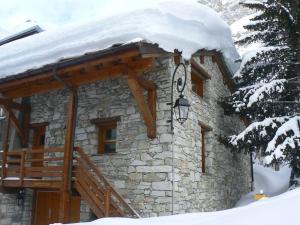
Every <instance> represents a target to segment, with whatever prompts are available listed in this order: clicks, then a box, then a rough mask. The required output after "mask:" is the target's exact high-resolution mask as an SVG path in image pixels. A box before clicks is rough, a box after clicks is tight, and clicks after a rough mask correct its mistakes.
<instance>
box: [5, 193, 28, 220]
mask: <svg viewBox="0 0 300 225" xmlns="http://www.w3.org/2000/svg"><path fill="white" fill-rule="evenodd" d="M31 209H32V191H30V190H26V194H25V198H24V203H23V204H21V205H18V204H17V194H3V193H0V224H1V225H30V224H31V211H32V210H31Z"/></svg>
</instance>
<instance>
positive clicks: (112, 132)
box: [105, 128, 117, 140]
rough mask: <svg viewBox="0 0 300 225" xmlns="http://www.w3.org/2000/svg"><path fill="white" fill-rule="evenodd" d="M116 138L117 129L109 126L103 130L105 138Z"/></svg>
mask: <svg viewBox="0 0 300 225" xmlns="http://www.w3.org/2000/svg"><path fill="white" fill-rule="evenodd" d="M116 138H117V129H116V128H109V129H107V130H106V132H105V140H116Z"/></svg>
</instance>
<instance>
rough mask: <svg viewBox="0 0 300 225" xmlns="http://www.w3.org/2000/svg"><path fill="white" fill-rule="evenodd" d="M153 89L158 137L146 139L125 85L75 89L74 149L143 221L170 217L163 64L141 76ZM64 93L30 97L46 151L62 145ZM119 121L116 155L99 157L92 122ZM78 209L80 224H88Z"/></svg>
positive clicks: (166, 86) (167, 73)
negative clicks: (91, 162)
mask: <svg viewBox="0 0 300 225" xmlns="http://www.w3.org/2000/svg"><path fill="white" fill-rule="evenodd" d="M144 76H145V77H146V78H147V79H150V80H152V81H153V82H154V83H155V84H156V85H157V86H158V88H157V137H156V138H155V139H149V138H148V137H147V129H146V126H145V124H144V122H143V119H142V117H141V115H140V112H139V109H138V107H137V105H136V103H135V101H134V99H133V97H132V95H131V92H130V89H129V87H128V85H127V83H126V80H125V79H122V78H118V79H112V80H107V81H100V82H96V83H92V84H88V85H84V86H82V87H80V88H79V93H78V97H79V100H78V112H77V126H76V134H75V138H76V143H75V146H80V147H82V148H83V149H84V150H85V152H86V153H87V154H89V155H90V156H91V157H92V159H93V160H94V162H95V163H96V164H97V165H98V167H99V168H100V169H101V171H102V172H103V174H104V175H105V176H106V177H107V178H109V179H110V181H111V182H112V183H113V184H114V185H115V187H116V188H117V190H118V191H119V192H120V193H121V194H122V195H123V196H125V197H126V199H127V200H128V201H129V202H130V204H131V205H132V207H133V208H135V209H136V210H137V211H138V212H139V213H141V215H142V216H146V217H149V216H159V215H169V214H170V209H171V181H170V177H171V164H170V163H171V154H170V146H171V141H172V139H171V138H170V137H171V135H170V125H169V123H168V122H167V121H168V119H169V118H170V111H169V106H167V102H169V101H170V99H169V98H170V97H169V96H170V76H171V68H170V64H169V60H168V59H162V60H160V61H159V62H158V67H157V69H156V70H155V71H153V72H151V73H148V74H145V75H144ZM67 96H68V92H67V91H65V90H61V91H56V92H51V93H46V94H43V95H37V96H33V97H32V98H31V104H32V114H31V122H32V123H41V122H50V124H49V126H48V127H47V129H46V146H61V145H63V143H64V136H65V121H66V110H67V108H66V107H67V101H68V97H67ZM116 116H120V121H119V122H118V124H117V151H116V153H114V154H106V155H98V154H97V146H98V139H97V137H98V128H97V127H96V125H94V124H92V123H91V119H95V118H110V117H116ZM88 215H89V213H88V208H87V206H86V205H84V204H83V206H82V215H81V218H82V220H88Z"/></svg>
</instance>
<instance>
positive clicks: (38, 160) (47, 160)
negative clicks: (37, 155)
mask: <svg viewBox="0 0 300 225" xmlns="http://www.w3.org/2000/svg"><path fill="white" fill-rule="evenodd" d="M63 160H64V157H53V158H43V159H27V160H26V161H27V162H55V161H63Z"/></svg>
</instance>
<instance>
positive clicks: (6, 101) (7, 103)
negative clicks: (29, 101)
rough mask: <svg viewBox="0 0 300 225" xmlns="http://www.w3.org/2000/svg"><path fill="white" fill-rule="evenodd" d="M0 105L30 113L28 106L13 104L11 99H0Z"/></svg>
mask: <svg viewBox="0 0 300 225" xmlns="http://www.w3.org/2000/svg"><path fill="white" fill-rule="evenodd" d="M0 105H1V106H7V107H9V108H12V109H16V110H21V111H30V106H28V105H25V104H21V103H16V102H13V101H12V100H11V99H7V98H0Z"/></svg>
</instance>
